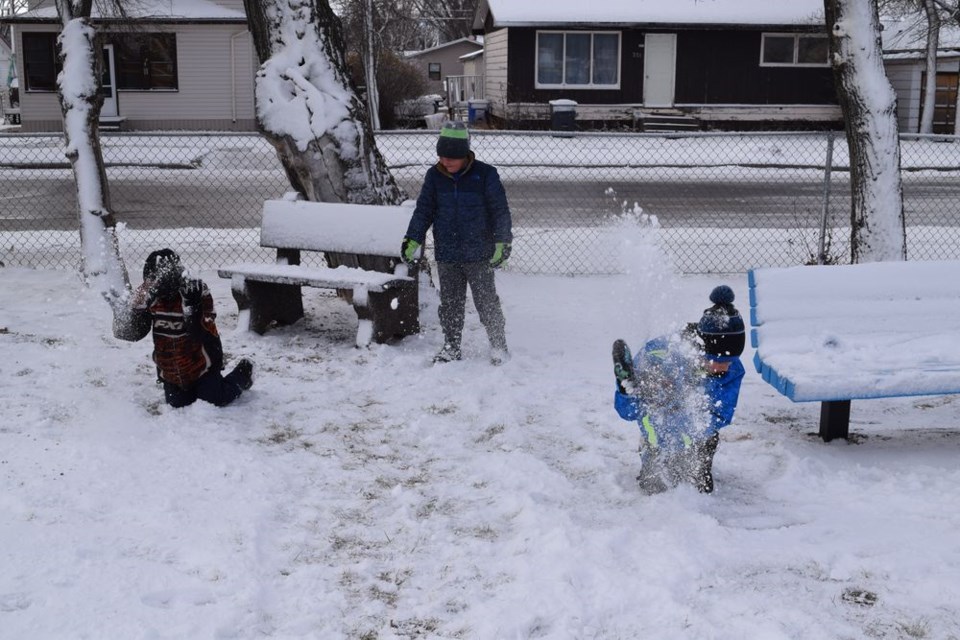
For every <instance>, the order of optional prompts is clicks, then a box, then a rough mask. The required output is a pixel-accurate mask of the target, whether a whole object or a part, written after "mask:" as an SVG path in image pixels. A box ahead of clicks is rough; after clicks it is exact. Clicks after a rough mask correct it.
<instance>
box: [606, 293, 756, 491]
mask: <svg viewBox="0 0 960 640" xmlns="http://www.w3.org/2000/svg"><path fill="white" fill-rule="evenodd" d="M733 299H734V293H733V290H732V289H730V287H728V286H726V285H721V286H719V287H716V288H715V289H714V290H713V291H712V292H711V293H710V301H711V302H713V303H714V304H713V306H712V307H710V308H709V309H706V310H705V311H704V313H703V317H702V318H701V319H700V322H698V323H696V324H691V325H688V327H687V329H686V330H685V331H684V332H682V333H681V334H679V335H673V336H663V337H660V338H655V339H653V340H650V341H649V342H647V343H646V344H645V345H644V347H643V350H642V351H641V352H640V353H638V354H637V355H636V357H635V358H631V356H630V349H629V347H627V344H626V343H625V342H624V341H623V340H617V341H616V342H614V344H613V360H614V373H615V375H616V378H617V391H616V393H615V395H614V407H615V408H616V410H617V413H618V414H619V415H620V417H621V418H623V419H624V420H630V421H634V420H636V421H637V423H638V424H639V426H640V434H641V441H640V458H641V471H640V475H639V476H638V477H637V482H638V483H639V484H640V487H641V489H643V490H644V491H646V492H648V493H659V492H661V491H665V490H666V489H668V488H669V487H671V486H675V485H677V484H678V483H680V482H683V481H688V482H692V483H693V484H694V485H695V486H696V487H697V489H698V490H699V491H701V492H702V493H710V492H712V491H713V456H714V454H715V453H716V450H717V445H718V444H719V443H720V436H719V430H720V429H722V428H723V427H725V426H727V425H728V424H730V422H731V420H733V413H734V410H735V409H736V407H737V400H738V398H739V395H740V383H741V381H742V380H743V375H744V369H743V364H742V363H741V362H740V354H741V353H743V347H744V343H745V327H744V323H743V318H741V317H740V313H739V312H738V311H737V310H736V308H735V307H734V306H733Z"/></svg>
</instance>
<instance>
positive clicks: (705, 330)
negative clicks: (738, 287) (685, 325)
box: [697, 284, 747, 357]
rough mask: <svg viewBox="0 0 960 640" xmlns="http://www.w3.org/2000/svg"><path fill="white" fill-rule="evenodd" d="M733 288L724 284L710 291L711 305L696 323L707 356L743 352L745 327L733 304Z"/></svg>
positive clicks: (737, 354)
mask: <svg viewBox="0 0 960 640" xmlns="http://www.w3.org/2000/svg"><path fill="white" fill-rule="evenodd" d="M733 299H734V293H733V289H731V288H730V287H728V286H727V285H725V284H722V285H720V286H719V287H715V288H714V290H713V291H711V292H710V302H712V303H713V306H712V307H710V308H709V309H705V310H704V312H703V317H702V318H700V322H698V323H697V333H698V334H700V338H701V339H702V340H703V345H704V351H705V353H706V354H707V356H713V357H729V356H739V355H740V354H741V353H743V347H744V345H745V344H746V335H747V334H746V327H745V326H744V324H743V318H742V317H741V316H740V312H739V311H737V308H736V307H734V306H733Z"/></svg>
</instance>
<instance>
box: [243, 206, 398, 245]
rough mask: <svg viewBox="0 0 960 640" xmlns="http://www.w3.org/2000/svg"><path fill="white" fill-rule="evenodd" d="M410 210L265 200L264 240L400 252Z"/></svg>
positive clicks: (264, 242)
mask: <svg viewBox="0 0 960 640" xmlns="http://www.w3.org/2000/svg"><path fill="white" fill-rule="evenodd" d="M412 213H413V211H412V210H411V209H409V208H407V207H396V206H394V207H387V206H377V205H363V204H341V203H327V202H324V203H318V202H300V201H296V202H288V201H286V200H267V201H266V202H265V203H264V204H263V220H262V223H261V225H260V245H261V246H263V247H272V248H275V249H302V250H305V251H335V252H342V253H358V254H366V255H374V256H386V257H390V258H399V257H400V244H401V243H402V242H403V236H404V235H405V234H406V232H407V225H408V224H409V223H410V216H411V215H412Z"/></svg>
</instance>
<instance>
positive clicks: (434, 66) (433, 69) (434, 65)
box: [427, 62, 441, 80]
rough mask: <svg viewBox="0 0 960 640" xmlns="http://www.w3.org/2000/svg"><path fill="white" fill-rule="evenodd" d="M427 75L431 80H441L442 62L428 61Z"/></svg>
mask: <svg viewBox="0 0 960 640" xmlns="http://www.w3.org/2000/svg"><path fill="white" fill-rule="evenodd" d="M427 76H428V77H429V78H430V79H431V80H440V79H441V78H440V63H439V62H428V63H427Z"/></svg>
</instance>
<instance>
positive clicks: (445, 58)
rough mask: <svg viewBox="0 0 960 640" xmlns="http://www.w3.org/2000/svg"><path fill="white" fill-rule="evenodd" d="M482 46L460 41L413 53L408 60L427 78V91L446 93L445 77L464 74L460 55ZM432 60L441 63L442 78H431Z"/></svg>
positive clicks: (474, 50) (472, 51)
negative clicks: (430, 67)
mask: <svg viewBox="0 0 960 640" xmlns="http://www.w3.org/2000/svg"><path fill="white" fill-rule="evenodd" d="M480 48H481V47H480V46H479V45H477V44H470V43H469V42H458V43H457V44H452V45H450V46H448V47H442V48H438V49H435V50H432V51H428V52H424V53H421V54H417V55H411V56H410V57H409V58H408V61H409V62H410V63H412V64H413V65H414V66H416V67H417V68H418V69H419V70H420V73H422V74H423V77H424V78H426V80H427V91H428V92H430V93H439V94H444V93H445V91H444V84H443V78H446V77H447V76H462V75H463V61H461V60H460V56H463V55H466V54H468V53H474V52H476V51H478V50H479V49H480ZM431 62H439V63H440V78H441V79H440V80H430V74H429V66H430V63H431Z"/></svg>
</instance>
